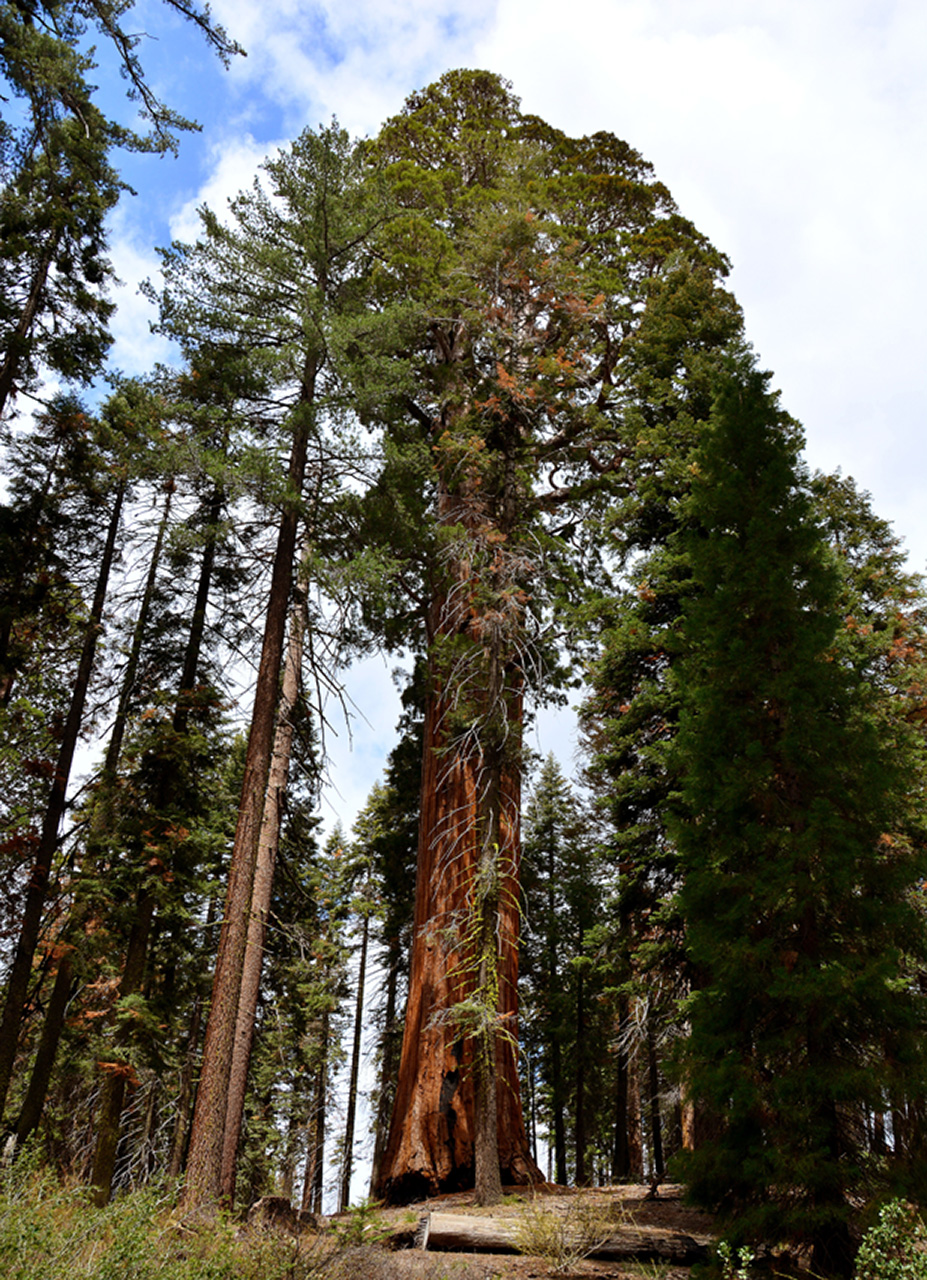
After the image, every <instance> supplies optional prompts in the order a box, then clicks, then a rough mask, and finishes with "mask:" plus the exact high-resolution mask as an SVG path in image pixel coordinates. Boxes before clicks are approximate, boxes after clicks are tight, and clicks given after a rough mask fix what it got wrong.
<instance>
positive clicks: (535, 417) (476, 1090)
mask: <svg viewBox="0 0 927 1280" xmlns="http://www.w3.org/2000/svg"><path fill="white" fill-rule="evenodd" d="M374 152H375V154H376V155H377V156H378V157H380V158H381V159H384V160H386V161H387V162H388V165H389V167H388V169H387V174H388V176H389V177H390V178H391V179H392V182H393V186H394V191H395V193H396V198H397V201H398V203H399V205H400V206H401V210H402V212H401V214H400V215H399V216H398V217H397V218H395V219H394V220H393V221H392V223H391V224H390V227H389V229H388V234H387V235H386V236H384V255H385V268H386V270H385V272H384V282H383V292H384V299H385V305H389V304H392V305H394V306H395V305H396V300H397V298H398V299H401V304H402V310H401V322H402V324H403V327H404V332H403V339H404V341H403V343H402V353H401V355H400V354H397V355H396V357H395V358H394V360H393V387H394V388H398V390H394V392H393V394H392V395H389V394H387V393H384V394H383V395H382V396H381V398H380V402H379V403H378V404H376V403H371V402H372V400H373V399H374V397H373V395H372V393H371V392H370V391H369V390H368V391H367V393H366V395H365V396H363V397H362V401H361V407H362V410H363V412H365V413H366V414H367V415H368V416H371V417H377V416H379V417H380V419H381V420H383V419H384V418H385V421H386V426H387V430H388V432H390V433H392V437H393V438H394V439H400V438H408V435H409V431H410V424H415V425H416V426H417V428H418V439H419V440H420V441H424V442H425V443H426V444H427V446H428V448H429V450H430V455H431V467H432V470H431V480H430V483H431V491H432V493H433V507H432V528H433V541H434V546H435V548H436V555H435V556H434V558H433V559H432V562H431V563H430V565H428V566H427V567H426V571H425V587H426V592H427V607H426V626H425V630H426V643H427V648H428V660H429V688H428V694H427V702H426V715H425V737H424V761H423V774H422V818H421V827H420V843H419V870H418V890H417V902H416V917H415V934H414V940H413V952H412V968H411V977H410V985H409V1001H408V1006H407V1012H406V1032H405V1040H404V1045H403V1056H402V1064H401V1068H400V1074H399V1084H398V1089H397V1097H396V1104H395V1109H394V1115H393V1124H392V1129H391V1134H390V1140H389V1144H388V1148H387V1151H386V1153H385V1156H384V1161H383V1165H382V1167H381V1170H380V1175H379V1183H378V1187H377V1188H376V1190H377V1191H378V1192H379V1193H380V1194H384V1195H386V1196H388V1197H390V1198H392V1199H403V1198H406V1197H410V1196H415V1195H418V1194H421V1193H422V1192H423V1191H430V1192H434V1191H437V1190H439V1189H442V1188H448V1187H457V1186H463V1185H468V1184H470V1183H472V1180H473V1178H474V1176H475V1177H476V1180H477V1188H478V1192H479V1193H480V1194H481V1195H483V1196H485V1197H491V1196H492V1195H493V1194H495V1193H497V1190H498V1180H499V1174H500V1171H501V1175H502V1177H503V1178H505V1179H507V1180H509V1181H513V1182H520V1181H525V1180H526V1179H530V1178H532V1177H534V1176H537V1170H536V1169H535V1167H534V1165H533V1162H532V1161H531V1159H530V1156H529V1154H528V1147H527V1141H526V1138H525V1132H524V1124H523V1120H522V1114H521V1105H520V1101H519V1091H518V1077H517V1070H516V1054H515V1043H516V1013H517V999H516V980H517V943H518V913H519V907H518V862H519V833H518V826H519V809H520V778H521V750H522V747H521V729H522V721H523V699H524V696H525V692H526V690H531V691H535V690H537V689H538V688H539V687H540V686H541V685H543V683H544V676H543V668H544V662H545V656H544V652H543V645H542V644H541V643H540V639H541V633H542V631H543V628H544V626H545V625H546V623H547V621H548V619H549V610H550V607H551V604H552V602H553V600H554V598H555V596H556V593H557V590H558V589H559V587H560V586H565V585H566V582H567V581H572V583H573V584H574V586H575V585H576V583H577V581H578V571H583V572H585V571H587V570H588V569H589V568H590V563H591V562H593V561H594V553H593V551H592V550H591V548H590V546H589V544H588V543H587V542H586V541H585V540H584V538H583V537H582V535H580V537H579V538H578V539H577V540H576V545H574V544H573V542H571V536H572V535H573V534H574V533H575V531H576V528H577V523H578V521H579V520H580V519H581V518H582V517H583V516H584V515H585V514H587V513H588V512H589V511H590V510H591V509H593V508H594V507H595V505H596V503H597V502H598V503H600V504H601V502H602V494H603V493H607V492H609V491H610V489H611V488H612V487H613V486H619V487H620V486H628V485H633V484H635V483H636V482H637V478H638V476H639V475H640V473H641V470H642V468H645V467H646V466H648V465H650V466H659V465H660V462H659V455H660V454H661V452H662V450H663V448H664V441H663V434H662V433H665V431H666V430H667V424H670V423H672V422H673V421H675V420H676V419H677V418H678V416H679V414H680V412H681V411H682V406H683V404H684V396H682V395H680V393H679V391H678V386H679V383H680V382H684V381H685V377H686V371H687V365H688V363H690V362H691V360H692V359H693V356H694V355H695V353H697V352H698V351H700V350H703V349H705V348H709V349H710V348H711V347H713V346H715V345H717V344H718V343H721V342H724V341H725V340H726V339H727V338H728V336H729V335H730V334H731V332H733V331H736V329H737V327H738V323H739V320H738V315H737V311H736V307H734V306H733V304H732V303H731V301H730V299H729V297H728V295H726V294H725V293H724V292H723V290H722V289H721V288H720V286H719V277H720V276H722V275H723V273H724V268H725V264H724V260H723V259H722V258H721V257H720V256H719V255H718V254H717V253H716V252H715V251H714V250H713V249H712V248H711V246H710V245H709V244H708V243H707V242H706V241H705V240H704V238H703V237H701V236H700V235H699V234H698V233H697V232H696V231H695V230H694V228H693V227H692V226H691V224H689V223H688V222H686V221H685V220H684V219H682V218H680V217H679V215H678V214H677V212H676V209H675V206H674V205H673V202H672V200H671V198H670V196H669V194H668V192H667V191H666V190H665V188H664V187H662V186H661V185H660V184H659V183H657V182H655V181H654V180H653V177H652V173H651V170H650V167H649V166H648V165H647V164H646V162H645V161H643V160H642V159H641V157H640V156H639V155H638V154H637V153H636V152H634V151H633V150H632V149H631V148H630V147H628V146H627V145H626V144H625V143H623V142H621V141H619V140H618V139H617V138H615V137H613V136H612V135H610V134H604V133H602V134H596V135H594V136H592V137H590V138H582V139H570V138H567V137H565V136H564V135H562V134H560V133H558V132H557V131H556V130H553V129H551V128H550V127H549V126H547V125H545V124H544V123H543V122H541V121H539V120H537V119H535V118H531V117H525V116H523V115H521V113H520V112H519V110H518V104H517V101H516V100H515V99H514V98H513V96H512V94H511V92H510V89H509V86H508V85H507V84H506V83H505V82H504V81H502V80H500V79H499V78H498V77H496V76H493V75H490V74H488V73H482V72H455V73H449V74H448V75H446V76H445V77H443V78H442V80H441V81H440V82H439V83H437V84H436V85H433V86H431V87H430V88H429V89H427V90H425V91H423V92H422V93H420V94H415V95H413V96H412V97H411V98H410V99H409V100H408V102H407V104H406V109H405V110H404V112H403V113H401V114H400V115H399V116H397V117H395V118H394V119H393V120H391V121H389V122H388V123H387V124H386V126H385V127H384V129H383V131H382V133H381V135H380V137H379V138H378V139H377V141H376V142H375V144H374ZM381 354H382V345H381V346H380V348H379V349H378V355H381ZM360 363H361V367H362V368H363V359H362V358H361V361H360ZM384 363H388V362H383V361H382V360H381V362H380V363H379V364H378V365H377V372H378V373H381V371H382V368H383V364H384ZM372 381H373V380H372V379H370V378H368V379H367V387H368V388H369V387H370V386H371V384H372ZM382 385H383V383H382V374H381V382H380V384H379V386H380V388H382ZM580 567H581V568H580ZM481 1153H482V1154H481Z"/></svg>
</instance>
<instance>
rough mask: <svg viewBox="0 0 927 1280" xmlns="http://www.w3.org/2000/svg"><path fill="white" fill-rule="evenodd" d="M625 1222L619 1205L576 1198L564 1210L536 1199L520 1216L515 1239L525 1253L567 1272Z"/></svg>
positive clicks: (556, 1269) (595, 1249)
mask: <svg viewBox="0 0 927 1280" xmlns="http://www.w3.org/2000/svg"><path fill="white" fill-rule="evenodd" d="M626 1222H627V1214H626V1212H625V1210H624V1209H623V1208H621V1207H620V1206H614V1205H613V1206H610V1207H609V1208H603V1207H602V1206H600V1205H596V1204H593V1203H590V1202H589V1201H588V1200H579V1199H577V1200H576V1201H575V1202H573V1203H572V1204H571V1205H569V1207H568V1208H566V1209H565V1210H554V1209H544V1208H542V1207H541V1205H540V1204H539V1203H538V1202H537V1201H533V1202H532V1203H531V1204H529V1205H527V1206H526V1207H525V1210H524V1212H523V1213H522V1214H521V1216H520V1217H519V1219H518V1223H517V1225H516V1229H515V1239H516V1243H517V1245H518V1248H519V1250H520V1251H521V1252H522V1253H525V1254H530V1255H531V1256H532V1257H535V1258H543V1260H544V1261H545V1262H546V1263H547V1265H548V1266H549V1267H550V1268H551V1269H552V1270H553V1271H555V1272H556V1273H557V1274H558V1275H568V1274H569V1273H570V1272H571V1271H573V1270H574V1269H575V1268H576V1267H577V1266H578V1265H579V1263H580V1262H582V1261H583V1260H584V1259H585V1258H589V1257H591V1256H592V1255H593V1254H594V1253H597V1252H598V1251H599V1249H601V1248H602V1247H603V1246H604V1245H605V1244H606V1243H607V1242H608V1241H609V1240H610V1239H611V1237H612V1236H613V1235H614V1233H615V1231H616V1230H618V1228H619V1227H621V1226H622V1225H623V1224H624V1223H626Z"/></svg>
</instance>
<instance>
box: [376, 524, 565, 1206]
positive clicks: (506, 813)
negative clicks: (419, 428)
mask: <svg viewBox="0 0 927 1280" xmlns="http://www.w3.org/2000/svg"><path fill="white" fill-rule="evenodd" d="M448 505H450V504H448ZM454 514H457V515H458V516H460V508H459V507H458V508H457V510H456V512H455V513H454ZM465 518H469V519H472V506H471V509H470V516H469V517H465ZM446 522H447V523H450V518H449V517H448V516H447V513H446ZM468 570H469V566H468V565H467V564H466V562H465V561H463V562H459V563H458V564H457V565H455V571H454V576H455V577H456V579H457V582H456V588H457V589H456V590H453V591H449V592H448V595H447V597H446V598H445V599H443V600H442V601H440V602H439V604H438V605H437V606H436V608H435V611H434V615H433V616H434V617H435V618H436V620H437V624H436V625H435V626H434V628H433V633H434V634H435V636H436V638H437V643H436V644H435V645H434V646H433V653H434V654H436V655H437V656H435V657H433V662H432V688H431V691H430V693H429V696H428V699H427V703H426V710H425V726H424V748H423V750H424V758H423V769H422V802H421V824H420V830H419V851H418V872H417V880H416V902H415V923H414V934H413V943H412V962H411V971H410V977H409V997H408V1002H407V1005H406V1021H405V1035H404V1038H403V1047H402V1057H401V1062H400V1068H399V1081H398V1086H397V1092H396V1100H395V1104H394V1108H393V1119H392V1124H391V1127H390V1136H389V1140H388V1143H387V1149H386V1152H385V1154H384V1158H383V1162H382V1166H381V1169H380V1172H379V1177H378V1181H377V1185H376V1186H375V1188H374V1193H375V1194H376V1195H379V1196H381V1197H384V1198H385V1199H387V1200H389V1201H391V1202H394V1203H402V1202H405V1201H408V1200H412V1199H417V1198H421V1197H422V1196H423V1195H434V1194H436V1193H438V1192H441V1191H446V1190H458V1189H461V1188H465V1187H471V1186H473V1185H474V1179H475V1176H476V1168H475V1166H476V1149H477V1148H476V1142H477V1136H478V1131H481V1132H482V1135H483V1139H484V1142H485V1140H486V1136H487V1132H488V1133H489V1134H490V1141H493V1142H494V1144H495V1148H496V1151H497V1154H498V1169H499V1173H500V1175H501V1178H502V1180H503V1181H504V1182H507V1183H526V1182H530V1181H533V1180H537V1181H541V1180H542V1175H541V1173H540V1170H539V1169H538V1168H537V1166H536V1164H535V1163H534V1161H533V1160H532V1158H531V1154H530V1150H529V1145H528V1139H527V1135H526V1132H525V1124H524V1118H523V1115H522V1107H521V1097H520V1090H519V1079H518V1066H517V1012H518V997H517V982H518V933H519V885H518V875H519V862H520V843H519V818H520V808H521V768H520V758H519V753H520V729H521V721H522V694H521V679H520V675H519V673H518V671H517V670H514V669H513V670H510V671H507V672H505V673H504V675H503V665H504V664H503V656H505V655H503V653H502V644H501V639H500V635H499V633H498V632H493V633H492V634H490V627H489V626H487V619H486V616H485V614H481V613H480V612H479V610H478V608H477V606H476V602H475V598H476V589H475V585H474V582H473V581H472V579H471V578H470V577H469V574H468ZM461 637H464V640H463V644H464V653H465V655H466V654H467V650H468V649H469V650H470V651H471V657H472V654H473V653H475V654H477V655H484V654H486V653H489V654H490V659H489V669H487V670H479V671H474V672H471V675H473V676H474V681H473V683H474V685H475V687H476V689H477V692H476V694H475V695H474V693H472V692H471V691H469V690H468V691H467V692H466V695H465V696H466V697H467V698H468V699H473V698H474V696H475V702H476V712H477V719H479V720H480V721H481V723H480V726H479V728H474V730H473V731H469V732H468V730H467V729H466V727H464V726H462V725H461V706H462V694H461V674H460V670H459V662H460V659H459V657H458V656H455V650H454V647H453V646H454V644H455V642H456V641H457V640H458V639H459V638H461ZM442 644H445V645H446V646H447V647H446V648H443V647H442ZM448 653H450V657H448ZM466 660H467V659H466V656H465V658H464V661H466ZM452 662H456V663H457V664H458V669H457V670H456V671H453V670H450V669H449V666H450V664H451V663H452ZM510 665H511V666H512V667H513V668H514V667H515V664H514V663H511V664H510ZM494 685H497V686H498V687H497V688H496V689H495V690H494V688H493V686H494ZM467 714H468V715H469V711H468V712H467ZM507 737H510V739H511V740H510V741H509V742H508V743H507V744H506V741H505V740H506V738H507ZM503 746H505V749H503ZM481 872H482V876H481ZM487 875H490V876H491V877H492V878H493V879H494V881H495V884H494V888H493V890H492V895H491V901H490V900H487V899H485V898H483V899H481V896H480V895H481V889H480V884H481V882H482V883H483V884H485V880H486V876H487ZM490 936H491V937H492V939H493V943H494V949H495V954H494V955H492V954H490V953H489V952H488V951H487V948H486V941H487V938H488V937H490ZM487 1018H488V1019H491V1020H492V1022H493V1024H494V1032H493V1036H492V1048H491V1049H490V1050H489V1053H488V1054H487V1052H486V1042H485V1040H484V1039H483V1038H482V1037H481V1034H480V1030H479V1026H480V1025H481V1026H485V1025H486V1019H487ZM477 1024H478V1025H477ZM493 1051H494V1052H493ZM493 1058H494V1069H493V1065H492V1059H493ZM487 1059H488V1060H489V1061H488V1062H487ZM487 1066H488V1068H489V1070H488V1074H487ZM493 1091H494V1092H495V1105H494V1107H492V1104H491V1102H489V1101H488V1100H489V1099H491V1097H492V1092H493ZM478 1092H480V1093H482V1096H483V1099H484V1100H486V1103H487V1105H488V1106H490V1107H492V1110H494V1112H495V1115H492V1114H489V1115H487V1114H486V1106H485V1105H484V1107H483V1108H482V1114H480V1111H481V1109H480V1108H479V1107H478ZM493 1124H494V1126H495V1130H496V1132H495V1135H494V1136H492V1135H491V1129H492V1127H493Z"/></svg>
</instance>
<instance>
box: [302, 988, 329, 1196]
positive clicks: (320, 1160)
mask: <svg viewBox="0 0 927 1280" xmlns="http://www.w3.org/2000/svg"><path fill="white" fill-rule="evenodd" d="M328 1041H329V1015H328V1010H326V1011H325V1013H323V1015H322V1034H321V1046H320V1061H319V1068H318V1071H317V1072H316V1077H315V1088H314V1090H313V1096H312V1105H311V1111H310V1115H309V1123H308V1125H307V1126H306V1128H307V1147H306V1169H305V1175H304V1177H303V1194H302V1201H301V1205H300V1208H301V1210H302V1212H303V1213H321V1212H322V1195H323V1191H324V1181H325V1176H324V1175H325V1167H324V1166H325V1111H326V1104H327V1100H328Z"/></svg>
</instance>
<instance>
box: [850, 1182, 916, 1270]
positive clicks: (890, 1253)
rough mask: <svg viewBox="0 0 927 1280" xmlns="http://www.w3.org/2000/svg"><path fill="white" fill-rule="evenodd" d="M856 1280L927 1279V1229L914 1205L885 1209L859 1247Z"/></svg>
mask: <svg viewBox="0 0 927 1280" xmlns="http://www.w3.org/2000/svg"><path fill="white" fill-rule="evenodd" d="M856 1280H927V1229H925V1227H924V1223H923V1221H922V1220H921V1218H920V1216H919V1214H918V1213H917V1210H916V1209H914V1207H913V1206H912V1205H909V1204H905V1202H904V1201H903V1200H891V1201H890V1202H889V1203H888V1204H887V1205H885V1206H884V1207H883V1208H882V1210H881V1212H880V1213H879V1221H878V1222H877V1223H876V1224H875V1226H874V1227H870V1228H869V1230H868V1231H867V1232H866V1234H865V1235H864V1236H863V1242H862V1244H861V1245H860V1247H859V1253H858V1254H857V1256H856Z"/></svg>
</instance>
